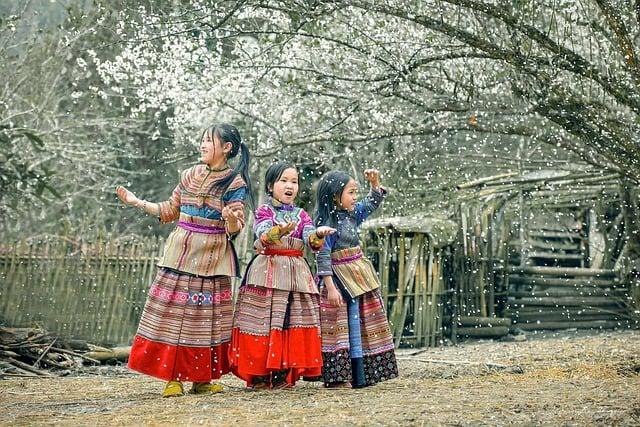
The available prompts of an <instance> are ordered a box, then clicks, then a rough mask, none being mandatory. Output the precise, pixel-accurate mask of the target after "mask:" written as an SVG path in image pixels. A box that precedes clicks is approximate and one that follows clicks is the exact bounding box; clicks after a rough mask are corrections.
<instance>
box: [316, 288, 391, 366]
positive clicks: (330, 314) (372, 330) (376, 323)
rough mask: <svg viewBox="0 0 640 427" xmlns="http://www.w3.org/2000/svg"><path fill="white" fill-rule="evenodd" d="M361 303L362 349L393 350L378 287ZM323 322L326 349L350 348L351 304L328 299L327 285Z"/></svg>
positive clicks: (367, 352) (322, 297) (366, 351)
mask: <svg viewBox="0 0 640 427" xmlns="http://www.w3.org/2000/svg"><path fill="white" fill-rule="evenodd" d="M357 300H358V302H359V305H360V331H361V337H362V351H363V354H364V355H365V356H370V355H375V354H380V353H383V352H385V351H389V350H393V349H394V345H393V337H392V336H391V329H390V328H389V322H388V321H387V316H386V314H385V311H384V305H383V300H382V298H381V297H380V293H379V292H378V291H371V292H367V293H365V294H363V295H362V296H360V297H359V298H357ZM320 324H321V329H322V352H323V353H335V352H337V351H340V350H344V349H348V348H349V324H348V314H347V305H346V304H343V305H341V306H340V307H334V306H332V305H330V304H329V302H328V300H327V289H326V287H325V288H323V289H322V293H321V295H320Z"/></svg>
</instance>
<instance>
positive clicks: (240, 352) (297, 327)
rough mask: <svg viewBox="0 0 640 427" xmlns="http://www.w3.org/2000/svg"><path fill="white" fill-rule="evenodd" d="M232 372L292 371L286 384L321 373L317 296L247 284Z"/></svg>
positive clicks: (249, 377)
mask: <svg viewBox="0 0 640 427" xmlns="http://www.w3.org/2000/svg"><path fill="white" fill-rule="evenodd" d="M229 363H230V365H231V371H232V372H233V373H234V374H235V375H237V376H238V377H239V378H242V379H243V380H245V381H246V383H247V385H248V386H250V385H251V384H253V381H254V378H255V377H266V376H269V375H271V374H272V373H274V372H282V371H285V370H286V371H287V373H286V382H287V383H288V384H290V385H294V384H295V383H296V381H297V380H299V379H300V378H301V377H314V378H316V377H320V375H321V374H322V351H321V339H320V314H319V306H318V295H317V294H310V293H301V292H290V291H286V290H280V289H269V288H262V287H254V286H250V285H245V286H243V287H242V288H240V292H239V295H238V301H237V304H236V313H235V317H234V322H233V330H232V341H231V348H230V351H229Z"/></svg>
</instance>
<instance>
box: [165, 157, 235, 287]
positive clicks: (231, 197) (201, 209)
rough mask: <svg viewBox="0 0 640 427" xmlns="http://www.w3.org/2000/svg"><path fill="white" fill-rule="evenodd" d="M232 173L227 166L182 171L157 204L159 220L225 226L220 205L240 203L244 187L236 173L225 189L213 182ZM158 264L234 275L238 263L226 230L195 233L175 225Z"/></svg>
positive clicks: (193, 271)
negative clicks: (171, 187) (225, 168)
mask: <svg viewBox="0 0 640 427" xmlns="http://www.w3.org/2000/svg"><path fill="white" fill-rule="evenodd" d="M231 173H233V172H232V171H231V170H230V169H227V170H224V171H213V170H211V169H210V168H209V167H207V166H206V165H196V166H193V167H191V168H189V169H187V170H185V171H184V172H183V173H182V175H181V177H180V183H179V184H178V185H177V186H176V188H175V189H174V190H173V193H172V195H171V198H170V199H169V200H167V201H165V202H162V203H160V204H159V206H160V215H159V217H160V221H161V222H162V223H168V222H173V221H176V220H179V224H182V223H185V224H195V225H196V226H207V227H218V228H220V229H225V228H226V224H225V221H224V220H223V219H222V208H223V207H224V206H226V205H229V204H231V203H239V204H244V199H245V197H246V194H247V186H246V183H245V182H244V180H243V179H242V177H241V176H240V175H237V176H236V177H235V179H234V180H233V181H232V182H231V184H230V185H229V187H228V188H226V189H219V188H216V184H217V183H218V182H219V181H220V180H222V179H224V178H226V177H228V176H229V174H231ZM158 266H160V267H167V268H170V269H173V270H177V271H181V272H185V273H190V274H193V275H196V276H238V273H239V272H238V265H237V260H236V255H235V252H234V250H233V246H232V245H231V243H230V242H229V239H228V233H225V232H224V230H223V232H221V233H217V234H215V233H211V234H208V233H198V232H194V231H192V230H189V229H187V228H183V227H180V226H178V227H176V229H175V230H173V232H172V233H171V234H170V235H169V237H168V238H167V242H166V244H165V249H164V254H163V256H162V259H161V260H160V262H159V264H158Z"/></svg>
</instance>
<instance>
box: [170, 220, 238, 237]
mask: <svg viewBox="0 0 640 427" xmlns="http://www.w3.org/2000/svg"><path fill="white" fill-rule="evenodd" d="M178 227H180V228H184V229H185V230H188V231H193V232H194V233H203V234H224V233H226V232H227V230H226V229H225V228H224V227H216V226H213V225H201V224H196V223H193V222H185V221H178Z"/></svg>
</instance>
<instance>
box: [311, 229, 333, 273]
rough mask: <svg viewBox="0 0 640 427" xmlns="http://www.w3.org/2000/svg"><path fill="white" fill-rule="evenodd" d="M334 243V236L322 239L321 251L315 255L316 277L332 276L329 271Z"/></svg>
mask: <svg viewBox="0 0 640 427" xmlns="http://www.w3.org/2000/svg"><path fill="white" fill-rule="evenodd" d="M335 242H336V235H335V234H331V235H329V236H327V237H325V238H324V245H323V246H322V249H320V251H318V253H317V254H316V264H317V266H318V276H332V275H333V270H332V269H331V249H332V248H333V245H334V244H335Z"/></svg>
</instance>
